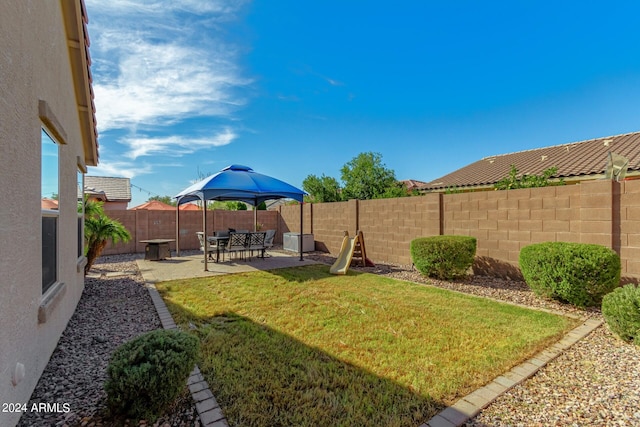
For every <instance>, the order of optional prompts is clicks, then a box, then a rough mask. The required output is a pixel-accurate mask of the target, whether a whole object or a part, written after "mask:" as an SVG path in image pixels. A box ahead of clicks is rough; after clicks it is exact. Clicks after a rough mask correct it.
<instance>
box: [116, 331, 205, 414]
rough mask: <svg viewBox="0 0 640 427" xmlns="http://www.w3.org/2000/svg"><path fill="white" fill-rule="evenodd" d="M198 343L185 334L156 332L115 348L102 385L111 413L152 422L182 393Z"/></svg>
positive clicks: (195, 356) (195, 339)
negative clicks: (105, 379)
mask: <svg viewBox="0 0 640 427" xmlns="http://www.w3.org/2000/svg"><path fill="white" fill-rule="evenodd" d="M199 344H200V343H199V341H198V339H197V338H195V337H193V336H191V335H189V334H187V333H184V332H180V331H176V330H162V329H159V330H155V331H152V332H149V333H146V334H144V335H141V336H139V337H137V338H135V339H133V340H131V341H129V342H126V343H124V344H123V345H121V346H120V347H118V348H117V349H116V350H115V351H114V352H113V355H112V356H111V361H110V362H109V366H108V367H107V377H108V378H107V381H106V383H105V391H106V392H107V404H108V406H109V409H110V410H111V411H112V413H114V414H121V415H125V416H127V417H129V418H133V419H145V420H147V421H149V422H150V423H153V422H154V421H155V420H156V419H157V418H158V417H159V416H160V415H161V414H162V412H163V410H164V409H165V408H166V407H167V405H169V404H170V403H172V402H173V401H175V400H176V398H177V397H178V395H179V394H180V392H181V391H182V390H184V387H185V385H186V383H187V378H189V374H190V373H191V371H192V370H193V367H194V365H195V363H196V358H197V355H198V350H199Z"/></svg>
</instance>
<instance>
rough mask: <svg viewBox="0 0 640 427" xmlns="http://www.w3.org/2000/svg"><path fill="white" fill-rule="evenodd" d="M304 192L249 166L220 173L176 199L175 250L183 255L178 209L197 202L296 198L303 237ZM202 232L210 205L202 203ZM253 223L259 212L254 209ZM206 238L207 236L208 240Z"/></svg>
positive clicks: (183, 191)
mask: <svg viewBox="0 0 640 427" xmlns="http://www.w3.org/2000/svg"><path fill="white" fill-rule="evenodd" d="M305 194H307V193H305V192H304V191H302V190H300V189H298V188H296V187H294V186H293V185H290V184H287V183H286V182H284V181H280V180H279V179H276V178H272V177H270V176H267V175H262V174H260V173H257V172H254V171H253V169H251V168H250V167H248V166H242V165H231V166H227V167H226V168H224V169H222V170H221V171H220V172H218V173H216V174H213V175H211V176H210V177H207V178H205V179H203V180H202V181H199V182H196V183H195V184H193V185H191V186H189V187H187V188H186V189H184V190H182V191H181V192H180V193H178V194H177V195H176V196H174V197H175V198H176V199H177V201H178V203H177V207H176V251H177V252H178V255H179V254H180V216H179V213H178V212H179V209H178V207H179V206H180V205H181V204H183V203H187V202H191V201H194V200H202V201H206V200H222V201H225V200H226V201H234V200H236V201H241V202H245V203H249V204H250V205H253V206H258V205H259V204H260V203H262V202H264V201H266V200H273V199H285V198H288V199H294V200H297V201H298V202H300V234H301V235H302V226H303V222H302V202H303V197H304V195H305ZM203 205H204V209H203V210H202V230H203V233H204V235H205V236H207V204H206V203H203ZM253 215H254V224H255V223H256V221H257V220H256V218H257V211H256V210H254V212H253ZM205 238H206V237H205ZM299 240H300V247H299V250H300V260H301V261H302V238H301V239H299ZM204 269H205V271H207V270H208V262H207V251H206V250H205V251H204Z"/></svg>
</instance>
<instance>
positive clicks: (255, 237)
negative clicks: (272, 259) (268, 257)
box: [247, 232, 267, 260]
mask: <svg viewBox="0 0 640 427" xmlns="http://www.w3.org/2000/svg"><path fill="white" fill-rule="evenodd" d="M266 234H267V233H265V232H257V233H249V241H248V244H247V249H248V250H249V260H251V256H252V255H253V251H258V253H260V254H261V255H260V256H259V258H264V249H265V248H264V240H265V235H266Z"/></svg>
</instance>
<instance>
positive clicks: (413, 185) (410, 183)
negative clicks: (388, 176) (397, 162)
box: [400, 179, 427, 191]
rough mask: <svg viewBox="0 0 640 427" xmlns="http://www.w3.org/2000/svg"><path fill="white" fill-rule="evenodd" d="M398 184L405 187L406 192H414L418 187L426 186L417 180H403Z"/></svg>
mask: <svg viewBox="0 0 640 427" xmlns="http://www.w3.org/2000/svg"><path fill="white" fill-rule="evenodd" d="M400 183H402V184H404V186H405V187H407V190H409V191H412V190H416V189H418V188H420V187H423V186H425V185H427V183H426V182H424V181H418V180H417V179H403V180H402V181H400Z"/></svg>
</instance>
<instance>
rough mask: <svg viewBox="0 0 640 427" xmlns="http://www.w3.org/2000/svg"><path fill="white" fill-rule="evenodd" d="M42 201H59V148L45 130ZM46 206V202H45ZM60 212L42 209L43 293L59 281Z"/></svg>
mask: <svg viewBox="0 0 640 427" xmlns="http://www.w3.org/2000/svg"><path fill="white" fill-rule="evenodd" d="M40 139H41V145H42V175H41V176H42V179H41V184H42V195H41V197H42V199H43V200H44V199H51V200H54V201H58V199H59V194H60V189H59V186H58V182H59V146H58V144H57V143H56V141H54V139H53V138H51V136H50V135H49V134H48V133H47V131H46V130H45V129H42V132H41V138H40ZM43 204H44V202H43ZM59 216H60V214H59V210H58V209H57V207H56V206H55V205H52V204H49V205H47V206H45V207H43V208H42V293H43V294H44V293H45V292H46V291H47V290H48V289H49V288H50V287H51V286H52V285H53V284H54V283H56V281H57V280H58V217H59Z"/></svg>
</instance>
